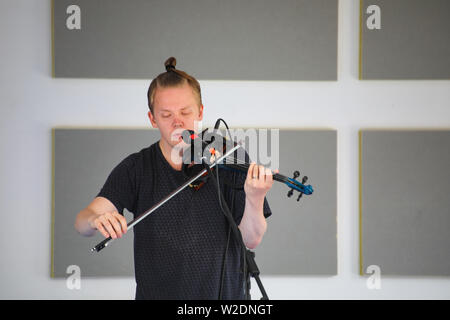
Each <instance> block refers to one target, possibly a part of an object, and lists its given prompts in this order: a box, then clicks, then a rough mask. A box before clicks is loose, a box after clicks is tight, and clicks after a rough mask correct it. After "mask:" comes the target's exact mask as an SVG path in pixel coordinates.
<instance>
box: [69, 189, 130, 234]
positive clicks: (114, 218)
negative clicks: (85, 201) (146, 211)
mask: <svg viewBox="0 0 450 320" xmlns="http://www.w3.org/2000/svg"><path fill="white" fill-rule="evenodd" d="M75 229H76V230H77V231H78V232H79V233H80V234H82V235H84V236H86V237H90V236H93V235H94V234H95V233H96V231H97V230H98V231H99V232H100V233H101V234H102V235H103V236H104V237H105V238H109V237H111V238H113V239H116V238H121V237H122V236H123V235H124V234H125V233H126V232H127V221H126V219H125V217H124V216H123V215H121V214H120V213H119V212H117V208H116V207H115V206H114V204H112V202H111V201H109V200H108V199H106V198H103V197H96V198H95V199H94V200H93V201H92V202H91V203H90V204H89V205H88V206H87V207H86V208H85V209H83V210H81V211H80V212H79V213H78V215H77V218H76V219H75Z"/></svg>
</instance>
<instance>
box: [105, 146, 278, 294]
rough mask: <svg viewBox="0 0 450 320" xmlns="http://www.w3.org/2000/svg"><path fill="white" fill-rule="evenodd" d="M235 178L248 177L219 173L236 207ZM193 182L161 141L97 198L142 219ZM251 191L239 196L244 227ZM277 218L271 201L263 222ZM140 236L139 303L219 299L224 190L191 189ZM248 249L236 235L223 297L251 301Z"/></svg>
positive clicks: (237, 213) (132, 160)
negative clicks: (244, 260)
mask: <svg viewBox="0 0 450 320" xmlns="http://www.w3.org/2000/svg"><path fill="white" fill-rule="evenodd" d="M233 174H235V175H236V182H237V184H241V185H243V183H244V181H245V178H246V173H236V172H235V173H232V172H231V171H228V170H223V169H222V170H219V177H220V179H219V181H220V182H221V190H222V191H223V192H224V196H225V199H226V202H227V204H228V206H229V207H230V209H231V188H229V187H228V186H224V184H223V182H224V181H225V180H227V179H228V180H231V179H230V177H231V175H233ZM186 180H187V178H186V177H185V175H184V174H183V173H182V172H181V171H177V170H175V169H173V168H172V167H171V166H170V164H169V163H168V162H167V160H166V159H165V158H164V156H163V154H162V152H161V149H160V146H159V142H156V143H154V144H153V145H151V146H150V147H148V148H145V149H142V150H141V151H140V152H137V153H133V154H131V155H129V156H128V157H127V158H125V159H124V160H123V161H122V162H121V163H119V165H117V166H116V167H115V168H114V169H113V171H112V172H111V174H110V175H109V177H108V179H107V181H106V183H105V185H104V186H103V188H102V190H101V191H100V193H99V194H98V196H99V197H105V198H107V199H108V200H110V201H111V202H112V203H113V204H114V205H115V207H116V208H117V211H118V212H119V213H121V214H123V209H124V208H126V209H127V210H128V211H130V212H132V213H133V214H134V217H135V218H136V217H137V216H139V215H140V214H142V213H143V212H145V211H147V210H148V209H149V208H151V207H152V206H153V205H155V204H157V203H158V202H160V201H161V200H162V199H163V198H165V197H166V196H167V195H168V194H169V193H170V192H172V191H174V190H175V189H176V188H178V187H179V186H180V185H182V184H183V183H184V182H185V181H186ZM244 208H245V192H244V191H243V190H237V191H235V200H234V208H233V209H231V210H232V212H233V217H234V219H235V221H236V223H237V225H239V223H240V221H241V219H242V215H243V212H244ZM270 215H271V211H270V207H269V205H268V203H267V201H266V200H264V216H265V217H268V216H270ZM133 230H134V260H135V277H136V284H137V287H136V299H177V300H178V299H180V300H181V299H217V298H218V297H219V288H220V279H221V271H222V264H223V260H224V256H223V255H224V252H225V248H226V245H227V239H228V233H229V228H228V222H227V220H226V218H225V215H224V214H223V212H222V211H221V209H220V205H219V201H218V192H217V185H215V184H214V183H213V181H212V180H209V181H208V182H207V183H206V184H204V185H203V186H202V187H201V188H200V189H199V190H195V189H194V188H190V187H188V188H185V189H184V190H183V191H181V192H180V193H178V194H177V195H176V196H175V197H173V198H172V199H171V200H170V201H168V202H166V203H165V204H164V205H162V206H161V207H160V208H158V209H157V210H155V211H154V212H153V213H152V214H150V215H149V216H147V217H146V218H145V219H143V220H142V221H140V222H139V223H138V224H137V225H135V227H134V228H133ZM240 257H241V251H240V248H239V245H238V242H237V241H236V240H235V239H234V237H233V233H232V232H231V234H230V240H229V248H228V254H227V259H226V262H227V263H226V269H225V270H226V272H225V278H224V285H223V298H224V299H243V298H244V280H245V279H244V276H243V273H242V272H241V270H242V268H241V265H240V260H241V259H240Z"/></svg>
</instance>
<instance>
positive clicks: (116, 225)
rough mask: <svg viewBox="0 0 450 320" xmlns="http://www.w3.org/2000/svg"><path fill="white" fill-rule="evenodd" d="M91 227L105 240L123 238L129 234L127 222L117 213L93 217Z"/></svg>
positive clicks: (90, 222)
mask: <svg viewBox="0 0 450 320" xmlns="http://www.w3.org/2000/svg"><path fill="white" fill-rule="evenodd" d="M89 225H90V227H91V228H92V229H97V230H98V231H99V232H100V233H101V234H102V235H103V236H104V237H105V238H109V237H111V238H113V239H117V238H122V236H123V235H124V234H125V233H126V232H127V221H126V219H125V217H124V216H123V215H121V214H120V213H118V212H117V211H113V212H106V213H103V214H96V215H94V216H93V217H91V219H90V221H89Z"/></svg>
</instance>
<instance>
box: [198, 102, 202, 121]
mask: <svg viewBox="0 0 450 320" xmlns="http://www.w3.org/2000/svg"><path fill="white" fill-rule="evenodd" d="M198 118H199V120H203V105H201V106H200V113H199V115H198Z"/></svg>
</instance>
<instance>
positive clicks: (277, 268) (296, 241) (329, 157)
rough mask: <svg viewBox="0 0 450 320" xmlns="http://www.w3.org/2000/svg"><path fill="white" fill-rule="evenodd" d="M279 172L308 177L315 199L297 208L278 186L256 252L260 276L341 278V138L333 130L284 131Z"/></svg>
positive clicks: (270, 197)
mask: <svg viewBox="0 0 450 320" xmlns="http://www.w3.org/2000/svg"><path fill="white" fill-rule="evenodd" d="M280 170H281V172H280V173H282V174H285V175H287V176H289V177H292V174H293V172H294V171H295V170H299V171H300V174H301V176H300V177H299V178H298V179H299V180H300V181H301V177H303V175H306V176H308V178H309V180H308V182H307V184H311V185H312V186H313V188H314V193H313V194H312V195H311V196H303V197H302V199H301V200H300V201H299V202H297V201H296V199H297V196H296V194H294V195H293V196H292V197H291V198H288V197H287V193H288V190H289V189H288V188H286V186H285V185H284V184H280V183H276V184H274V185H273V187H272V189H271V190H270V191H269V193H268V195H267V199H268V201H269V204H270V206H271V208H272V211H273V216H272V217H271V218H269V219H268V228H267V232H266V235H265V236H264V239H263V241H262V243H261V244H260V246H258V247H257V249H256V250H255V253H256V261H257V263H258V266H259V269H260V271H261V273H262V274H264V275H266V274H270V275H336V274H337V133H336V131H334V130H280Z"/></svg>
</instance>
